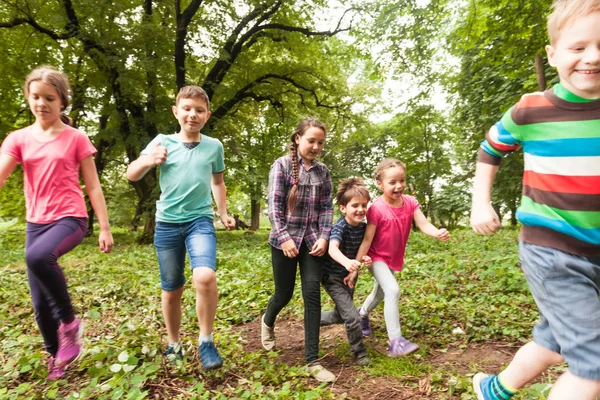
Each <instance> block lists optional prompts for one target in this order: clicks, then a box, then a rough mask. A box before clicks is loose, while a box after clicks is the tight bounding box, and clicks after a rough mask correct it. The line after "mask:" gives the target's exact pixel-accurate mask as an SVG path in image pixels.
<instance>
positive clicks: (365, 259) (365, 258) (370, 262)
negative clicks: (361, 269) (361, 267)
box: [362, 256, 373, 269]
mask: <svg viewBox="0 0 600 400" xmlns="http://www.w3.org/2000/svg"><path fill="white" fill-rule="evenodd" d="M362 262H363V264H365V267H367V268H369V269H370V268H371V267H372V266H373V260H372V259H371V257H369V256H363V258H362Z"/></svg>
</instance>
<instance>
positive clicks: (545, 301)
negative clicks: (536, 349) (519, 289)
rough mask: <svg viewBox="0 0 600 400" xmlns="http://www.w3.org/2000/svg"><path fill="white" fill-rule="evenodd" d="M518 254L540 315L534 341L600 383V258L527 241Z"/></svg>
mask: <svg viewBox="0 0 600 400" xmlns="http://www.w3.org/2000/svg"><path fill="white" fill-rule="evenodd" d="M519 253H520V258H521V266H522V268H523V272H524V273H525V277H526V278H527V282H528V283H529V289H530V290H531V293H532V295H533V298H534V300H535V302H536V304H537V306H538V308H539V311H540V321H539V322H538V324H537V325H536V326H535V328H533V341H534V342H535V343H537V344H538V345H540V346H542V347H544V348H546V349H548V350H551V351H554V352H556V353H560V354H561V355H562V356H563V358H564V359H565V361H566V362H567V364H568V365H569V372H571V373H572V374H573V375H575V376H578V377H580V378H583V379H590V380H600V300H599V298H598V293H599V292H598V290H599V287H600V257H581V256H576V255H573V254H569V253H565V252H563V251H560V250H556V249H553V248H550V247H543V246H537V245H533V244H530V243H524V242H520V243H519Z"/></svg>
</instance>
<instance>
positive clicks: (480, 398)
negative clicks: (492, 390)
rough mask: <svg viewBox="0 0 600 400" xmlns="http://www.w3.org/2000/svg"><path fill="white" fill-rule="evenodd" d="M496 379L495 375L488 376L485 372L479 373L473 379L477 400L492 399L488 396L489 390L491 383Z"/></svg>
mask: <svg viewBox="0 0 600 400" xmlns="http://www.w3.org/2000/svg"><path fill="white" fill-rule="evenodd" d="M493 378H494V375H487V374H484V373H483V372H478V373H477V374H475V376H474V377H473V390H475V394H476V395H477V400H488V399H491V397H489V396H486V394H488V395H489V393H488V390H489V389H488V388H489V386H490V381H491V380H492V379H493Z"/></svg>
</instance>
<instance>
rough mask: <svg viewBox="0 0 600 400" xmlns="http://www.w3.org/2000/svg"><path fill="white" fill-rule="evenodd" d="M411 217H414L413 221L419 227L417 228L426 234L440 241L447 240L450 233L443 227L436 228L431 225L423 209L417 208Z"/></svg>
mask: <svg viewBox="0 0 600 400" xmlns="http://www.w3.org/2000/svg"><path fill="white" fill-rule="evenodd" d="M413 217H414V219H415V223H416V224H417V226H418V227H419V230H420V231H421V232H423V233H424V234H426V235H427V236H431V237H433V238H436V239H439V240H441V241H442V242H447V241H448V240H449V239H450V233H449V232H448V231H447V230H446V229H445V228H441V229H438V228H436V227H435V226H433V225H432V224H431V222H429V221H427V218H425V215H424V214H423V211H421V210H419V209H418V208H417V210H416V211H415V213H414V215H413Z"/></svg>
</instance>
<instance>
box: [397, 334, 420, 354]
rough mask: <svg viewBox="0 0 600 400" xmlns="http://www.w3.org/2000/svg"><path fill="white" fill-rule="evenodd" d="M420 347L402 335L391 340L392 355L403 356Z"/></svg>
mask: <svg viewBox="0 0 600 400" xmlns="http://www.w3.org/2000/svg"><path fill="white" fill-rule="evenodd" d="M418 349H419V346H418V345H416V344H414V343H411V342H409V341H408V339H405V338H404V337H403V336H400V337H397V338H396V339H394V340H392V341H391V342H390V357H402V356H405V355H407V354H410V353H412V352H413V351H416V350H418Z"/></svg>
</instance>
